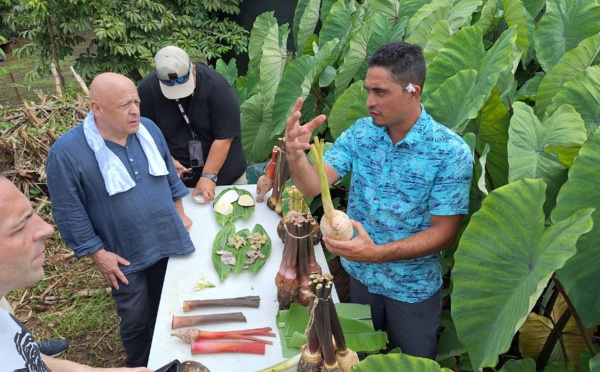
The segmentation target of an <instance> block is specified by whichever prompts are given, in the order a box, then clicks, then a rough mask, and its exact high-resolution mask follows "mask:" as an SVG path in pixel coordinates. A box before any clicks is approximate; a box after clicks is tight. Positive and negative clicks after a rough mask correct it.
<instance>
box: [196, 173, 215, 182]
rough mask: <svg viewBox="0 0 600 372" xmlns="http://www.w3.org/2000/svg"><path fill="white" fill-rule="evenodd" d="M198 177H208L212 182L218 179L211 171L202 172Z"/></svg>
mask: <svg viewBox="0 0 600 372" xmlns="http://www.w3.org/2000/svg"><path fill="white" fill-rule="evenodd" d="M200 177H204V178H208V179H209V180H212V181H213V182H214V183H217V180H218V177H217V175H216V174H213V173H202V175H201V176H200Z"/></svg>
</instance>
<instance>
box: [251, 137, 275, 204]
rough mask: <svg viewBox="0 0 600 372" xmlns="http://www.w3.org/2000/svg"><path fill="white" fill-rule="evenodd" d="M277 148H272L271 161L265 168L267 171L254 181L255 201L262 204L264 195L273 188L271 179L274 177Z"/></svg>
mask: <svg viewBox="0 0 600 372" xmlns="http://www.w3.org/2000/svg"><path fill="white" fill-rule="evenodd" d="M277 153H278V148H277V146H273V151H272V152H271V160H270V161H269V165H268V166H267V171H266V172H265V174H263V175H262V176H260V177H258V180H257V181H256V201H257V202H259V203H262V202H263V201H265V195H267V193H268V192H269V191H270V190H271V189H272V188H273V177H274V176H275V163H276V161H277Z"/></svg>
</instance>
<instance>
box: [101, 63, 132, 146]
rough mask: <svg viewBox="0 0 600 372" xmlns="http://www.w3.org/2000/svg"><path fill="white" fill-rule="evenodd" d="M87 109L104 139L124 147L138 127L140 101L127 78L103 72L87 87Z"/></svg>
mask: <svg viewBox="0 0 600 372" xmlns="http://www.w3.org/2000/svg"><path fill="white" fill-rule="evenodd" d="M90 106H91V108H92V111H93V112H94V119H95V122H96V126H97V127H98V131H99V132H100V134H101V135H102V137H103V138H104V139H107V140H110V141H112V142H115V143H118V144H121V145H123V146H124V145H125V143H126V142H127V137H128V136H129V135H130V134H132V133H135V132H137V130H138V128H139V123H140V98H139V96H138V92H137V88H136V86H135V84H133V82H132V81H131V80H129V78H127V77H125V76H123V75H119V74H115V73H114V72H105V73H103V74H100V75H98V76H96V78H95V79H94V80H93V81H92V84H91V85H90Z"/></svg>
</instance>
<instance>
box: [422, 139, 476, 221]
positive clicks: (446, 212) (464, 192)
mask: <svg viewBox="0 0 600 372" xmlns="http://www.w3.org/2000/svg"><path fill="white" fill-rule="evenodd" d="M452 137H453V138H451V139H449V140H448V141H447V146H445V149H448V151H447V152H445V156H444V158H445V165H444V166H443V167H441V169H440V171H439V173H438V175H437V177H436V179H435V183H434V184H433V187H432V189H431V198H430V199H429V210H430V214H433V215H439V216H450V215H456V214H466V213H468V212H469V190H470V189H471V178H472V175H473V156H472V154H471V149H470V148H469V146H468V145H467V144H466V143H465V142H464V141H463V140H462V138H460V137H459V136H458V135H456V134H454V133H452Z"/></svg>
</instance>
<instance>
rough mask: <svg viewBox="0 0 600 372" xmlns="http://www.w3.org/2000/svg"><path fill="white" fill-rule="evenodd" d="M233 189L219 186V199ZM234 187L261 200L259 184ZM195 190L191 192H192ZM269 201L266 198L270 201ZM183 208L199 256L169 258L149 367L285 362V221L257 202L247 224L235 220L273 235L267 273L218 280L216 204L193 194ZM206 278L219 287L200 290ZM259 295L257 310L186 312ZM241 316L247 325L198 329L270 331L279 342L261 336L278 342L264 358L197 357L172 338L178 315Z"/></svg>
mask: <svg viewBox="0 0 600 372" xmlns="http://www.w3.org/2000/svg"><path fill="white" fill-rule="evenodd" d="M228 187H231V186H218V187H217V190H216V194H217V195H218V194H219V193H220V192H221V191H222V190H224V189H226V188H228ZM235 187H238V188H241V189H245V190H248V191H249V192H251V193H252V195H256V185H242V186H239V185H236V186H235ZM190 191H191V190H190ZM265 200H266V199H265ZM183 206H184V208H185V212H186V214H187V215H188V217H190V218H191V220H192V221H193V223H194V224H193V225H192V227H191V229H190V236H191V238H192V241H193V242H194V245H195V247H196V251H195V252H194V253H192V254H190V255H188V256H185V257H172V258H170V259H169V264H168V266H167V272H166V275H165V281H164V286H163V291H162V297H161V301H160V306H159V309H158V316H157V320H156V327H155V330H154V338H153V342H152V347H151V349H150V359H149V362H148V368H150V369H157V368H159V367H162V366H163V365H165V364H167V363H169V362H170V361H172V360H173V359H179V360H180V361H184V360H196V361H199V362H200V363H202V364H204V365H205V366H206V367H207V368H209V369H210V370H211V371H212V372H218V371H236V372H237V371H256V370H260V369H263V368H267V367H269V366H271V365H273V364H276V363H278V362H281V361H283V360H284V358H283V356H282V355H281V344H280V341H279V332H278V331H277V325H276V319H275V317H276V315H277V311H278V303H277V290H276V288H275V275H276V274H277V271H278V270H279V265H280V263H281V255H282V251H283V243H282V242H281V239H279V237H278V236H277V225H278V224H279V221H280V220H281V217H279V216H278V215H277V214H276V213H275V212H274V211H273V210H271V209H269V208H268V207H267V205H266V202H264V203H256V206H255V210H254V212H253V213H252V215H251V217H250V219H249V220H248V221H244V220H243V219H241V218H240V219H238V220H236V221H235V227H236V229H237V230H238V231H239V230H242V229H249V230H252V228H253V227H254V226H255V225H256V224H257V223H258V224H260V225H262V226H263V228H264V229H265V230H266V231H267V233H268V234H269V237H270V238H271V242H272V250H271V255H270V257H269V259H268V260H267V262H266V263H265V265H264V266H263V267H262V269H261V270H260V271H259V272H258V273H257V274H256V275H252V274H251V273H250V272H249V271H248V270H243V271H242V272H240V273H239V274H238V275H237V276H236V275H234V274H233V271H232V272H230V273H229V276H228V277H227V278H226V279H225V281H223V282H221V281H220V280H219V275H218V274H217V271H216V270H215V268H214V267H213V263H212V259H211V253H212V245H213V240H214V238H215V236H216V235H217V233H218V232H219V231H220V230H221V228H222V226H221V225H219V224H218V223H217V220H216V218H215V215H214V212H213V210H212V203H209V204H198V203H196V202H194V201H193V199H192V196H191V193H190V195H188V196H186V197H185V198H184V199H183ZM315 255H316V258H317V262H319V264H320V265H321V267H322V269H323V272H329V268H328V266H327V262H326V260H325V257H324V255H323V250H322V249H321V248H320V246H316V247H315ZM201 275H204V277H205V278H206V279H207V280H208V281H210V282H211V283H214V284H216V287H215V288H205V289H203V290H201V291H195V290H194V287H195V285H196V283H197V282H198V281H199V280H200V276H201ZM251 295H259V296H260V298H261V301H260V307H259V308H258V309H254V308H248V307H207V308H204V309H199V310H193V311H189V312H187V313H185V312H184V311H183V301H185V300H203V299H216V298H232V297H243V296H251ZM332 296H333V299H334V301H335V302H338V297H337V293H335V291H333V293H332ZM230 312H242V313H243V314H244V316H245V317H246V319H247V323H242V322H231V323H214V324H205V325H200V326H197V327H196V328H199V329H201V330H206V331H228V330H237V329H248V328H262V327H271V328H273V332H274V333H275V334H276V335H277V337H262V336H260V338H263V339H268V340H271V341H273V345H266V352H265V355H254V354H229V353H222V354H198V355H192V354H191V351H190V345H189V344H186V343H185V342H183V341H181V340H180V339H178V338H177V337H173V336H171V332H172V329H171V320H172V317H173V315H205V314H216V313H230Z"/></svg>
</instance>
